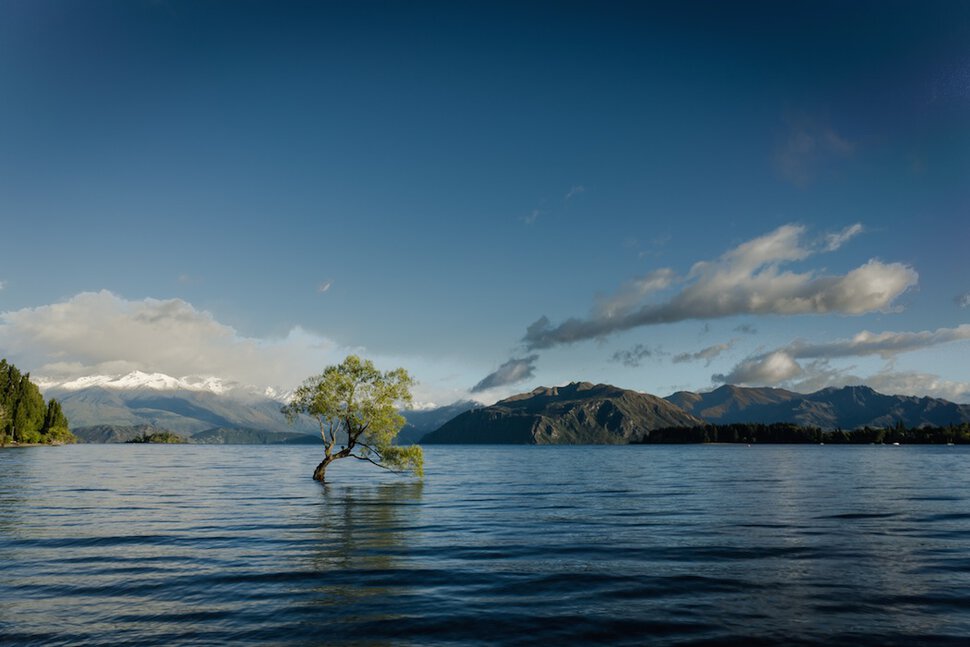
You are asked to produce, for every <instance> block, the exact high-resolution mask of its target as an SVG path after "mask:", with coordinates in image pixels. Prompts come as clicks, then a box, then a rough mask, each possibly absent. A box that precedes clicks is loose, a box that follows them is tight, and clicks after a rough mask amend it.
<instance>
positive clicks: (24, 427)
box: [0, 359, 76, 444]
mask: <svg viewBox="0 0 970 647" xmlns="http://www.w3.org/2000/svg"><path fill="white" fill-rule="evenodd" d="M75 440H76V439H75V438H74V434H72V433H71V431H70V427H69V425H68V422H67V417H66V416H65V415H64V412H63V411H62V410H61V404H60V403H59V402H58V401H57V400H54V399H51V400H50V402H48V403H46V404H45V403H44V397H43V396H42V395H41V394H40V389H38V388H37V385H36V384H34V383H33V382H31V381H30V373H21V372H20V371H19V370H17V367H16V366H14V365H13V364H9V363H8V362H7V360H6V359H3V360H0V443H2V444H6V443H11V442H13V443H72V442H74V441H75Z"/></svg>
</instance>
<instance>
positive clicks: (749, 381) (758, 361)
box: [711, 351, 802, 386]
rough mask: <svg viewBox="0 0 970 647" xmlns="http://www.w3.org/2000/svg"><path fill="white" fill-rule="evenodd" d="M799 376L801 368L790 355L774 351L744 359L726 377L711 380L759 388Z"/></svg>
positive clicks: (715, 377) (721, 376) (713, 377)
mask: <svg viewBox="0 0 970 647" xmlns="http://www.w3.org/2000/svg"><path fill="white" fill-rule="evenodd" d="M801 374H802V367H801V366H799V364H798V362H796V361H795V360H794V359H792V357H791V355H789V354H788V353H785V352H783V351H774V352H771V353H766V354H764V355H761V356H759V357H756V358H751V359H746V360H744V361H743V362H741V363H740V364H738V365H737V366H735V367H734V370H732V371H731V372H730V373H728V374H727V375H722V374H718V375H714V376H712V377H711V379H712V380H713V381H715V382H724V383H726V384H739V385H743V386H761V385H776V384H781V383H783V382H787V381H788V380H791V379H792V378H795V377H798V376H800V375H801Z"/></svg>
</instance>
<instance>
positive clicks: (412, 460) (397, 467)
mask: <svg viewBox="0 0 970 647" xmlns="http://www.w3.org/2000/svg"><path fill="white" fill-rule="evenodd" d="M413 385H414V380H413V379H412V378H411V376H410V375H408V372H407V371H406V370H404V369H403V368H397V369H394V370H392V371H385V372H381V371H379V370H378V369H377V368H375V367H374V364H373V363H372V362H371V361H370V360H362V359H360V358H359V357H357V356H356V355H349V356H348V357H347V358H346V359H344V361H343V362H341V363H340V364H338V365H335V366H328V367H327V368H325V369H324V371H323V373H321V374H320V375H316V376H313V377H311V378H308V379H307V380H306V381H305V382H304V383H303V385H302V386H301V387H300V388H299V389H297V391H296V393H295V395H294V397H293V399H292V401H291V402H290V403H289V404H288V405H286V406H285V407H283V409H282V411H283V413H284V414H285V415H286V417H287V419H289V420H290V421H293V420H295V419H296V418H297V417H298V416H299V415H301V414H303V415H307V416H310V417H311V418H314V419H315V420H316V421H317V422H318V423H319V425H320V435H321V436H322V437H323V442H324V447H325V449H324V452H325V453H324V459H323V461H322V462H321V463H320V464H319V465H318V466H317V468H316V470H315V471H314V473H313V478H314V479H316V480H318V481H323V480H324V477H325V473H326V469H327V466H328V465H329V464H330V463H332V462H333V461H335V460H337V459H340V458H356V459H358V460H364V461H369V462H371V463H373V464H375V465H377V466H379V467H383V468H385V469H390V470H394V471H410V472H412V473H414V474H416V475H417V476H422V475H423V468H424V455H423V453H422V451H421V448H420V447H419V446H417V445H410V446H407V447H401V446H398V445H394V444H393V442H394V438H395V436H397V434H398V432H399V431H401V428H402V427H403V426H404V422H405V421H404V416H402V415H401V414H400V413H399V409H400V408H401V407H404V408H407V407H410V406H411V404H412V398H411V387H412V386H413ZM338 439H339V440H341V441H342V442H344V443H345V444H344V445H343V446H341V447H340V448H339V449H337V443H338Z"/></svg>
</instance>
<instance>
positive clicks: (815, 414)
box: [666, 385, 970, 429]
mask: <svg viewBox="0 0 970 647" xmlns="http://www.w3.org/2000/svg"><path fill="white" fill-rule="evenodd" d="M666 399H667V400H668V401H669V402H672V403H673V404H676V405H677V406H679V407H681V408H682V409H684V410H685V411H688V412H690V413H692V414H694V415H695V416H698V417H699V418H703V419H704V420H705V421H707V422H710V423H714V424H730V423H766V424H767V423H773V422H788V423H794V424H798V425H804V426H810V427H821V428H822V429H837V428H841V429H857V428H860V427H866V426H868V427H891V426H893V425H895V424H897V423H900V422H901V423H902V424H904V425H905V426H906V427H921V426H944V425H950V424H959V423H963V422H970V405H965V404H954V403H953V402H948V401H947V400H941V399H939V398H928V397H915V396H906V395H884V394H882V393H878V392H876V391H874V390H873V389H871V388H869V387H867V386H844V387H841V388H835V387H830V388H827V389H822V390H821V391H816V392H815V393H809V394H801V393H793V392H791V391H785V390H784V389H769V388H747V387H739V386H731V385H725V386H722V387H720V388H718V389H715V390H713V391H711V392H709V393H691V392H689V391H681V392H678V393H674V394H673V395H671V396H668V397H667V398H666Z"/></svg>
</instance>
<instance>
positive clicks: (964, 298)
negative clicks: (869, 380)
mask: <svg viewBox="0 0 970 647" xmlns="http://www.w3.org/2000/svg"><path fill="white" fill-rule="evenodd" d="M0 286H2V284H0ZM956 302H957V305H958V306H960V307H961V308H970V292H964V293H963V294H961V295H960V296H958V297H957V298H956Z"/></svg>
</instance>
